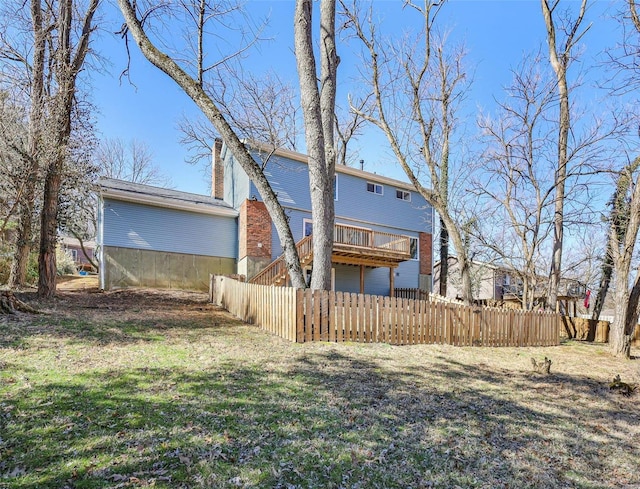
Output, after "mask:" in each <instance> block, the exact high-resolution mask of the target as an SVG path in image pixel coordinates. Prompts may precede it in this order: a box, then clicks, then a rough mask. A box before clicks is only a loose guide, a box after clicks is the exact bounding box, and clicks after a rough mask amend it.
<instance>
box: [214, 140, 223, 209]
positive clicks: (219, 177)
mask: <svg viewBox="0 0 640 489" xmlns="http://www.w3.org/2000/svg"><path fill="white" fill-rule="evenodd" d="M221 152H222V139H218V138H216V140H215V141H214V143H213V163H212V167H211V197H215V198H216V199H224V162H223V161H222V157H221V156H220V153H221Z"/></svg>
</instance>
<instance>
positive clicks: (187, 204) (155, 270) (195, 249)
mask: <svg viewBox="0 0 640 489" xmlns="http://www.w3.org/2000/svg"><path fill="white" fill-rule="evenodd" d="M99 188H100V195H99V197H100V198H99V201H98V202H99V204H98V245H99V248H98V250H99V251H98V256H99V258H100V264H101V266H100V275H99V277H100V288H102V289H106V290H108V289H112V288H119V287H131V286H144V287H157V288H179V289H196V290H205V289H206V288H207V287H208V286H209V274H210V273H216V274H233V273H235V270H236V257H237V243H236V241H237V219H238V211H236V210H235V209H233V208H232V207H231V206H229V205H228V204H226V203H225V202H223V201H222V200H219V199H215V198H212V197H208V196H205V195H197V194H191V193H186V192H178V191H175V190H169V189H164V188H158V187H152V186H149V185H140V184H134V183H129V182H124V181H121V180H113V179H102V180H100V182H99Z"/></svg>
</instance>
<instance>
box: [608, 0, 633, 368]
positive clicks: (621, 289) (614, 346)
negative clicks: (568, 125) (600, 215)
mask: <svg viewBox="0 0 640 489" xmlns="http://www.w3.org/2000/svg"><path fill="white" fill-rule="evenodd" d="M628 7H629V13H628V17H627V16H625V15H623V20H629V21H630V22H629V24H630V30H628V31H627V30H625V34H626V35H625V38H624V39H623V55H622V56H621V57H619V58H616V62H617V65H616V66H617V67H618V68H620V69H621V71H622V73H621V76H623V77H624V81H625V83H623V85H624V86H629V87H633V86H637V84H638V83H639V82H640V71H639V70H638V65H637V63H636V60H637V53H638V46H640V17H639V16H638V5H637V2H636V0H628ZM634 31H635V32H634ZM629 32H634V34H629ZM629 53H631V56H629ZM636 102H637V101H636ZM638 167H640V157H636V158H635V159H634V160H633V161H632V162H631V163H630V164H628V165H627V166H626V167H625V168H624V169H623V170H622V171H621V172H620V175H619V177H618V181H617V185H616V191H615V193H614V197H613V199H612V202H611V204H612V211H611V216H610V219H609V223H610V230H609V244H608V252H609V253H610V258H609V259H610V262H611V263H612V264H613V269H614V304H615V305H614V307H615V312H614V320H613V323H612V324H611V331H610V334H609V343H610V346H611V351H612V353H613V354H614V355H616V356H622V357H626V358H630V356H631V338H632V335H633V332H634V330H635V328H636V325H637V323H638V316H639V315H640V268H639V267H636V277H635V280H634V282H633V286H632V287H631V289H629V283H630V275H631V267H632V260H633V253H634V249H635V245H636V242H637V235H638V230H639V228H640V177H639V176H638V174H637V169H638ZM605 264H606V263H605ZM605 285H606V284H603V288H604V286H605Z"/></svg>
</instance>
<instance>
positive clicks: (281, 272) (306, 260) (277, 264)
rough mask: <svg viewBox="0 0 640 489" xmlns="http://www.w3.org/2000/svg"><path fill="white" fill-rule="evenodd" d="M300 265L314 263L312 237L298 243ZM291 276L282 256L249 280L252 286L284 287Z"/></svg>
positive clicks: (304, 265) (306, 237)
mask: <svg viewBox="0 0 640 489" xmlns="http://www.w3.org/2000/svg"><path fill="white" fill-rule="evenodd" d="M296 249H297V250H298V256H299V257H300V265H301V266H302V268H304V267H306V266H307V265H309V264H310V263H311V262H312V261H313V240H312V235H309V236H305V237H304V238H302V239H301V240H300V241H298V242H297V243H296ZM288 276H289V272H288V271H287V264H286V263H285V261H284V255H280V256H279V257H278V258H276V259H275V260H274V261H272V262H271V263H270V264H269V265H267V267H266V268H264V269H263V270H262V271H261V272H260V273H259V274H258V275H256V276H255V277H253V278H252V279H251V280H249V283H251V284H259V285H284V284H285V283H286V281H287V278H288Z"/></svg>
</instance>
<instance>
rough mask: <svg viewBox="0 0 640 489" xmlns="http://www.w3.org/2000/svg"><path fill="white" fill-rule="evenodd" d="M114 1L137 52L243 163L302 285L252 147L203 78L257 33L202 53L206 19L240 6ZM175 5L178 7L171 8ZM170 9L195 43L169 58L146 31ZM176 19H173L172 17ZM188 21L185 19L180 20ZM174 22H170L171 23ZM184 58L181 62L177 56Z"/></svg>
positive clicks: (284, 222)
mask: <svg viewBox="0 0 640 489" xmlns="http://www.w3.org/2000/svg"><path fill="white" fill-rule="evenodd" d="M118 5H119V6H120V10H121V11H122V14H123V16H124V19H125V23H126V30H125V32H129V33H131V35H132V37H133V39H134V40H135V42H136V44H137V45H138V47H139V48H140V50H141V51H142V54H143V55H144V56H145V57H146V58H147V59H148V60H149V61H150V62H151V63H152V64H153V65H155V66H156V67H157V68H158V69H160V70H161V71H163V72H164V73H165V74H167V75H168V76H169V77H170V78H172V79H173V80H174V81H175V82H176V83H177V84H178V86H179V87H180V88H181V89H182V90H184V92H185V93H186V94H187V95H188V96H189V97H190V98H191V99H192V100H193V101H194V102H195V104H196V105H197V106H198V108H199V109H200V110H201V111H202V113H203V114H204V115H205V117H206V118H207V119H208V120H209V121H210V123H211V124H212V126H213V127H214V128H215V130H216V131H217V132H218V133H219V134H220V136H221V138H222V139H223V140H224V142H225V143H226V145H227V147H228V148H229V150H230V151H231V153H232V154H233V156H234V158H235V159H236V160H237V161H238V163H239V164H240V165H241V166H242V168H243V169H244V171H245V172H246V173H247V175H248V176H249V178H250V179H251V180H252V181H253V182H254V184H255V185H256V187H257V189H258V192H259V193H260V195H261V197H262V200H263V201H264V203H265V205H266V207H267V209H268V211H269V214H270V216H271V218H272V219H273V222H274V225H275V227H276V230H277V232H278V236H279V237H280V242H281V244H282V248H283V250H284V257H285V261H286V264H287V269H288V272H289V276H290V277H291V281H292V284H293V286H294V287H297V288H304V287H305V281H304V277H303V272H302V267H301V266H300V259H299V256H298V252H297V249H296V245H295V240H294V239H293V235H292V233H291V230H290V228H289V224H288V219H287V216H286V214H285V213H284V210H283V208H282V206H281V205H280V203H279V202H278V197H277V195H276V194H275V192H274V191H273V189H272V188H271V185H270V184H269V181H268V180H267V178H266V177H265V175H264V173H263V170H262V168H261V166H260V165H259V164H258V163H257V162H256V161H255V160H254V158H253V157H252V156H251V153H250V152H249V150H248V149H247V147H246V146H245V145H244V143H243V142H242V141H241V139H240V138H239V137H238V135H237V134H236V132H235V131H234V130H233V128H232V126H231V125H230V124H229V121H228V120H227V118H226V117H225V115H224V113H223V112H222V111H221V110H220V107H219V106H218V104H217V103H216V101H215V97H212V96H211V91H212V90H214V87H211V86H208V85H207V84H206V83H205V76H206V75H207V74H208V73H209V72H211V71H212V70H213V69H215V67H216V66H219V65H220V64H221V63H223V62H224V60H225V59H229V58H230V57H233V56H237V55H239V54H240V53H241V52H243V51H245V50H246V49H248V48H249V46H250V45H251V44H252V43H254V42H255V40H256V36H251V38H250V39H249V41H248V42H243V44H242V45H241V46H236V48H235V50H234V51H233V52H231V53H230V54H227V55H224V56H223V59H222V60H217V61H214V62H212V63H209V62H208V60H207V58H206V56H205V49H204V43H205V40H206V39H205V33H206V32H207V28H208V26H209V25H210V24H213V23H216V22H221V21H223V20H224V14H225V12H233V11H237V10H238V9H239V7H238V6H237V5H235V4H232V3H227V2H223V3H222V4H213V3H211V2H208V1H206V0H200V1H198V2H195V1H194V2H190V1H183V2H178V3H177V4H172V5H163V6H160V7H159V6H157V5H153V4H150V5H148V7H149V8H148V9H145V8H144V7H145V4H144V2H132V1H130V0H118ZM172 9H177V12H174V11H172ZM174 13H176V14H179V15H180V19H188V23H186V24H184V25H186V30H187V31H188V35H187V37H188V39H195V40H196V41H197V42H196V43H195V45H188V46H187V49H186V52H184V53H182V54H181V55H178V56H176V57H175V58H172V57H171V56H169V55H168V54H167V53H166V52H163V51H162V50H161V49H160V48H159V47H158V46H159V45H160V46H162V45H161V44H160V43H161V42H162V37H158V38H156V40H155V42H154V41H152V40H151V38H150V36H149V34H153V25H152V23H151V22H152V20H155V19H157V18H162V16H163V15H164V16H165V19H167V20H168V19H170V18H172V16H173V15H174ZM173 20H174V21H175V22H178V19H175V18H174V19H173ZM185 22H187V21H185ZM175 27H176V25H175V24H174V28H175ZM185 58H187V60H186V61H185V62H184V63H183V64H182V65H180V64H179V61H180V60H181V59H185Z"/></svg>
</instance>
